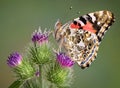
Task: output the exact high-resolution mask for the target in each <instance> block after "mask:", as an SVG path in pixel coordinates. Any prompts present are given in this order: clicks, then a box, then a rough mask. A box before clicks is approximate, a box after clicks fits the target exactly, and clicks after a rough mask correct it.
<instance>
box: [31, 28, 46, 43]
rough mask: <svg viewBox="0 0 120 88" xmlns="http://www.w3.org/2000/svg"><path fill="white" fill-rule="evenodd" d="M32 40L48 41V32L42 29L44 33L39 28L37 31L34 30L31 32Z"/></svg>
mask: <svg viewBox="0 0 120 88" xmlns="http://www.w3.org/2000/svg"><path fill="white" fill-rule="evenodd" d="M32 41H33V42H34V43H36V42H38V43H39V44H42V43H45V42H48V33H47V32H46V31H44V33H42V31H41V30H40V29H39V30H38V31H35V32H34V33H33V35H32Z"/></svg>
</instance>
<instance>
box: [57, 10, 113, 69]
mask: <svg viewBox="0 0 120 88" xmlns="http://www.w3.org/2000/svg"><path fill="white" fill-rule="evenodd" d="M114 20H115V19H114V15H113V14H112V13H111V12H110V11H105V10H104V11H97V12H94V13H89V14H86V15H83V16H80V17H78V18H76V19H74V20H72V21H69V22H67V23H66V24H64V25H62V24H61V22H60V21H57V22H56V24H55V38H56V40H57V41H58V42H60V48H61V47H63V48H64V49H65V51H66V53H67V55H68V56H70V57H71V59H72V60H74V61H76V62H77V63H78V65H79V66H80V67H81V68H86V67H89V65H90V64H91V62H92V61H94V59H95V58H96V56H97V51H98V48H99V44H100V42H101V40H102V39H103V37H104V34H105V32H106V31H107V30H108V28H109V27H110V26H111V25H112V23H113V22H114Z"/></svg>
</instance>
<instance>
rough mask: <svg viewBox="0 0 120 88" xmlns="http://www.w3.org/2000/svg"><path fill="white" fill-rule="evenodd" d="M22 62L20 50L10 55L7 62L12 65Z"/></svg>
mask: <svg viewBox="0 0 120 88" xmlns="http://www.w3.org/2000/svg"><path fill="white" fill-rule="evenodd" d="M21 62H22V56H21V55H20V54H19V53H18V52H14V53H12V54H10V56H8V60H7V64H8V65H9V66H10V67H16V66H18V65H19V64H21Z"/></svg>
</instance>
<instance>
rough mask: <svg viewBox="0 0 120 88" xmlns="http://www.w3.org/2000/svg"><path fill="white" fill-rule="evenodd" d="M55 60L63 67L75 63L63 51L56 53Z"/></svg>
mask: <svg viewBox="0 0 120 88" xmlns="http://www.w3.org/2000/svg"><path fill="white" fill-rule="evenodd" d="M57 61H58V63H59V64H60V65H61V66H63V67H72V66H73V65H74V63H75V62H74V61H72V60H71V59H70V58H69V57H68V56H67V55H65V53H59V54H57Z"/></svg>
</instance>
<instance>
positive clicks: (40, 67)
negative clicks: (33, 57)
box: [39, 65, 42, 88]
mask: <svg viewBox="0 0 120 88" xmlns="http://www.w3.org/2000/svg"><path fill="white" fill-rule="evenodd" d="M39 72H40V77H39V79H40V84H41V85H40V88H42V65H39Z"/></svg>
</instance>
